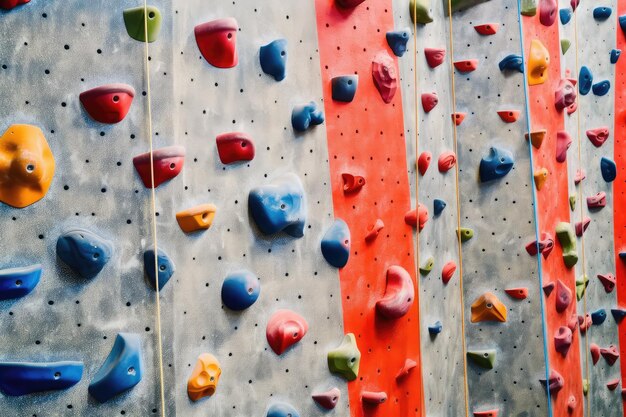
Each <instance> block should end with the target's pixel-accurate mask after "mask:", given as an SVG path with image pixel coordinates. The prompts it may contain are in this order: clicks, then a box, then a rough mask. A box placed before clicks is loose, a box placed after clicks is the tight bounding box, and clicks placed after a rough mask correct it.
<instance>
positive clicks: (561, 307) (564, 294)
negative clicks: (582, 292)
mask: <svg viewBox="0 0 626 417" xmlns="http://www.w3.org/2000/svg"><path fill="white" fill-rule="evenodd" d="M557 236H558V235H557ZM572 299H573V296H572V290H570V289H569V288H568V287H567V286H566V285H565V284H564V283H563V281H561V280H560V279H557V280H556V302H555V303H556V304H555V306H556V311H557V312H558V313H562V312H564V311H565V310H566V309H567V307H569V305H570V304H571V303H572Z"/></svg>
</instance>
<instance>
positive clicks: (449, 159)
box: [437, 151, 456, 172]
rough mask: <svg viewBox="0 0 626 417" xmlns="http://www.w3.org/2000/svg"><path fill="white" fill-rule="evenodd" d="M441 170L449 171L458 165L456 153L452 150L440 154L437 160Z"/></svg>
mask: <svg viewBox="0 0 626 417" xmlns="http://www.w3.org/2000/svg"><path fill="white" fill-rule="evenodd" d="M437 165H438V167H439V172H448V171H450V170H451V169H452V168H454V166H455V165H456V155H455V154H454V152H452V151H447V152H444V153H442V154H441V155H439V160H438V161H437Z"/></svg>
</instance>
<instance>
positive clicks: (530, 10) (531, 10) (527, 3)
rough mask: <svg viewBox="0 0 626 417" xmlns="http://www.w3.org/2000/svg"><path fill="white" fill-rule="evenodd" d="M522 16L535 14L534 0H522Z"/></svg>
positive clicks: (535, 3)
mask: <svg viewBox="0 0 626 417" xmlns="http://www.w3.org/2000/svg"><path fill="white" fill-rule="evenodd" d="M520 13H522V14H523V15H524V16H534V15H536V14H537V1H536V0H522V9H521V12H520Z"/></svg>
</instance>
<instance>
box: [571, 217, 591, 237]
mask: <svg viewBox="0 0 626 417" xmlns="http://www.w3.org/2000/svg"><path fill="white" fill-rule="evenodd" d="M589 223H591V219H590V218H589V217H585V218H584V219H583V221H582V222H576V225H575V229H576V236H578V237H581V236H582V235H583V233H584V232H585V230H587V227H589Z"/></svg>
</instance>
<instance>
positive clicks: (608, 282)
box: [598, 273, 617, 293]
mask: <svg viewBox="0 0 626 417" xmlns="http://www.w3.org/2000/svg"><path fill="white" fill-rule="evenodd" d="M598 279H599V280H600V282H601V283H602V286H603V287H604V291H606V292H607V293H610V292H612V291H613V290H614V289H615V285H616V284H617V280H616V279H615V275H613V274H611V273H608V274H598Z"/></svg>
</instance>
